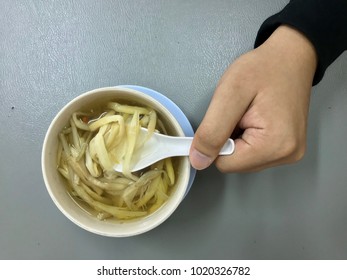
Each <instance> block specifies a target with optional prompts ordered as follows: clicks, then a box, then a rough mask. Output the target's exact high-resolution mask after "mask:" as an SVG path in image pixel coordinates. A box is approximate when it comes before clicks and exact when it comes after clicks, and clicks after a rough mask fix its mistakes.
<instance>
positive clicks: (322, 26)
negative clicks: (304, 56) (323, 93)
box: [255, 0, 347, 85]
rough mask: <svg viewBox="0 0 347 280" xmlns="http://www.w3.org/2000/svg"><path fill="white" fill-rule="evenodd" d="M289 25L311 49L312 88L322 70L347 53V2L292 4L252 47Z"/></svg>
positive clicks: (274, 18) (266, 25) (265, 27)
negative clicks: (313, 55)
mask: <svg viewBox="0 0 347 280" xmlns="http://www.w3.org/2000/svg"><path fill="white" fill-rule="evenodd" d="M282 24H286V25H290V26H292V27H294V28H296V29H297V30H299V31H301V32H302V33H303V34H305V36H306V37H307V38H308V39H309V40H310V41H311V42H312V44H313V45H314V47H315V49H316V52H317V56H318V66H317V70H316V74H315V77H314V81H313V85H316V84H317V83H319V82H320V80H321V79H322V78H323V76H324V72H325V70H326V69H327V68H328V66H329V65H330V64H331V63H333V61H334V60H335V59H336V58H337V57H338V56H340V55H341V54H342V53H343V52H344V50H346V49H347V0H292V1H290V3H289V4H288V5H287V6H286V7H285V8H284V9H283V10H282V11H280V12H279V13H278V14H275V15H273V16H271V17H270V18H268V19H267V20H266V21H265V22H264V23H263V24H262V25H261V27H260V30H259V31H258V35H257V38H256V40H255V47H258V46H259V45H261V44H262V43H263V42H265V41H266V39H267V38H268V37H269V36H270V35H271V34H272V32H273V31H274V30H275V29H276V28H277V27H278V26H280V25H282Z"/></svg>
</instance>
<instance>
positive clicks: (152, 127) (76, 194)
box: [57, 101, 177, 220]
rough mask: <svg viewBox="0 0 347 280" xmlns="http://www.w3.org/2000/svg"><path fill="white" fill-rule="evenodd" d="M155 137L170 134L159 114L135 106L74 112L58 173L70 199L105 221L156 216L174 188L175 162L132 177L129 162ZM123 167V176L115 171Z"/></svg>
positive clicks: (62, 140)
mask: <svg viewBox="0 0 347 280" xmlns="http://www.w3.org/2000/svg"><path fill="white" fill-rule="evenodd" d="M141 127H144V128H147V130H148V133H147V135H146V137H139V130H140V128H141ZM154 132H159V133H163V134H168V131H167V128H166V127H165V125H164V123H163V121H162V120H161V119H160V117H159V116H158V114H157V112H156V111H155V110H153V109H152V108H148V107H143V106H138V105H136V104H125V103H118V102H114V101H110V102H108V103H107V104H106V105H105V106H98V107H96V109H92V110H83V111H80V112H75V113H73V114H72V116H71V118H70V120H69V123H68V125H66V127H65V128H64V129H63V130H62V131H61V132H60V133H59V147H58V154H57V168H58V171H59V172H60V174H61V175H62V176H63V177H64V180H65V181H66V186H67V191H68V192H69V194H70V195H71V197H73V198H74V200H75V201H76V202H78V204H79V205H80V206H82V207H83V208H84V209H86V207H85V206H87V207H88V208H89V209H86V210H87V211H88V212H90V213H95V215H96V216H97V218H98V219H101V220H103V219H109V218H115V219H118V220H128V219H134V218H138V217H143V216H146V215H148V214H150V213H153V212H154V211H155V210H156V209H158V208H159V207H160V206H161V205H163V204H164V203H165V201H166V200H167V199H168V197H169V195H170V193H171V191H172V190H173V188H174V185H175V181H176V176H177V174H175V168H174V166H175V163H174V161H173V160H172V159H171V158H167V159H164V160H161V161H158V162H156V163H155V164H153V165H151V166H149V167H148V168H146V169H143V170H140V171H137V172H131V171H130V162H131V158H132V155H133V153H134V152H135V151H136V150H137V149H141V146H142V145H143V143H144V142H145V141H147V140H148V139H149V138H150V137H151V136H152V135H153V133H154ZM120 162H122V165H123V172H117V171H115V170H114V169H113V166H114V165H115V164H117V163H120ZM90 210H92V211H90Z"/></svg>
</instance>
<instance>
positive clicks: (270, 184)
mask: <svg viewBox="0 0 347 280" xmlns="http://www.w3.org/2000/svg"><path fill="white" fill-rule="evenodd" d="M286 3H287V1H284V0H264V1H257V0H248V1H244V0H216V1H208V0H199V1H197V0H196V1H193V0H173V1H165V0H147V1H145V0H137V1H135V0H131V1H128V0H121V1H111V0H105V1H104V0H103V1H97V0H95V1H92V0H88V1H71V0H66V1H53V0H48V1H39V0H38V1H36V0H35V1H34V0H31V1H13V0H0V6H1V9H0V39H1V40H0V104H1V110H0V120H1V129H0V228H1V233H0V259H316V258H317V259H342V258H343V259H346V258H347V241H346V236H347V172H346V171H347V149H346V148H345V143H346V141H347V79H346V77H347V70H346V69H347V56H346V54H343V55H342V56H340V57H339V58H338V59H337V61H336V62H335V63H334V64H333V65H332V66H331V67H329V68H328V70H327V73H326V75H325V77H324V79H323V80H322V82H321V83H320V84H319V85H318V86H316V87H314V88H313V93H312V101H311V107H310V116H309V127H308V149H307V152H306V155H305V157H304V159H303V160H302V161H300V162H299V163H297V164H294V165H287V166H282V167H277V168H272V169H269V170H266V171H263V172H259V173H253V174H221V173H220V172H219V171H217V169H215V168H214V167H211V168H209V169H207V170H205V171H201V172H198V173H197V177H196V180H195V182H194V184H193V186H192V189H191V191H190V192H189V194H188V196H187V197H186V199H185V200H184V201H183V202H182V204H181V205H180V206H179V208H178V209H177V211H176V212H175V213H174V214H173V215H172V216H171V217H170V218H169V219H168V220H167V221H166V222H165V223H164V224H162V225H161V226H159V227H158V228H156V229H154V230H152V231H150V232H148V233H145V234H143V235H139V236H136V237H131V238H121V239H119V238H108V237H102V236H98V235H95V234H92V233H89V232H87V231H85V230H83V229H81V228H79V227H78V226H76V225H75V224H73V223H72V222H70V221H69V220H68V219H67V218H66V217H65V216H64V215H63V214H62V213H61V212H60V211H59V210H58V209H57V207H56V206H55V205H54V203H53V202H52V200H51V198H50V197H49V195H48V192H47V190H46V188H45V185H44V182H43V178H42V172H41V150H42V143H43V139H44V136H45V133H46V131H47V128H48V126H49V124H50V122H51V120H52V119H53V117H54V116H55V114H56V113H57V112H58V111H59V110H60V109H61V107H62V106H64V105H65V104H66V103H67V102H68V101H70V100H71V99H72V98H74V97H76V96H78V95H79V94H81V93H83V92H85V91H88V90H91V89H94V88H98V87H104V86H114V85H120V84H135V85H141V86H145V87H149V88H152V89H154V90H157V91H159V92H161V93H163V94H165V95H166V96H167V97H169V98H170V99H172V100H173V101H174V102H175V103H176V104H177V105H178V106H179V107H180V108H181V109H182V111H183V112H185V113H186V115H187V116H188V118H189V120H190V121H191V123H192V125H193V127H194V129H196V127H197V126H198V124H199V123H200V121H201V119H202V117H203V115H204V112H205V110H206V108H207V106H208V103H209V100H210V98H211V95H212V93H213V90H214V88H215V85H216V83H217V82H218V80H219V78H220V76H221V75H222V73H223V72H224V70H225V69H226V67H227V66H228V65H229V64H230V63H231V62H232V61H234V60H235V59H236V58H237V57H238V56H240V55H241V54H242V53H244V52H246V51H248V50H250V49H252V47H253V43H254V39H255V36H256V33H257V30H258V28H259V26H260V24H261V23H262V22H263V21H264V20H265V19H266V18H267V17H268V16H270V15H271V14H273V13H275V12H277V11H279V10H280V9H281V8H282V7H284V5H285V4H286ZM222 127H223V124H221V128H222Z"/></svg>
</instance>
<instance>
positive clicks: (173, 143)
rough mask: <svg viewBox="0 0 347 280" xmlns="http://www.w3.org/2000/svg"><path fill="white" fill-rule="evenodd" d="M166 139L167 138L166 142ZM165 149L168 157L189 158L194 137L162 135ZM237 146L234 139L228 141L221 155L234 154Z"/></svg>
mask: <svg viewBox="0 0 347 280" xmlns="http://www.w3.org/2000/svg"><path fill="white" fill-rule="evenodd" d="M164 138H166V139H165V140H164ZM161 139H162V140H163V141H162V143H161V144H162V145H163V147H165V149H167V150H166V151H167V154H168V156H174V155H175V156H188V155H189V150H190V146H191V145H192V142H193V137H172V136H166V135H162V137H161ZM234 149H235V144H234V141H233V140H232V139H228V140H227V141H226V142H225V144H224V145H223V147H222V149H221V150H220V152H219V155H230V154H232V153H233V152H234Z"/></svg>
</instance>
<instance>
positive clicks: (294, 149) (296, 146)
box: [278, 138, 306, 163]
mask: <svg viewBox="0 0 347 280" xmlns="http://www.w3.org/2000/svg"><path fill="white" fill-rule="evenodd" d="M304 143H305V142H304V141H301V140H299V139H296V138H290V139H287V140H286V141H285V143H283V145H282V146H281V149H280V152H279V154H278V157H279V158H278V159H279V160H282V161H285V162H288V163H294V162H298V161H300V160H301V159H302V158H303V157H304V155H305V151H306V145H305V144H304Z"/></svg>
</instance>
